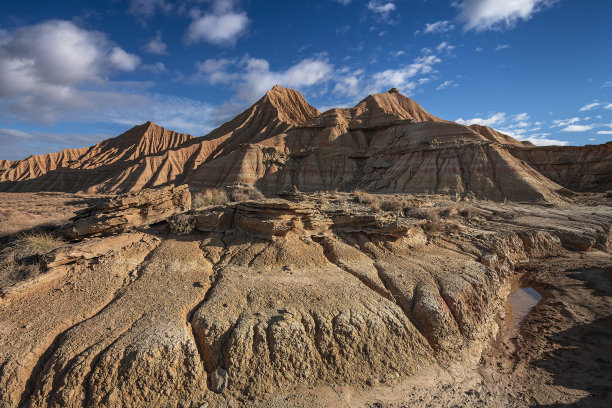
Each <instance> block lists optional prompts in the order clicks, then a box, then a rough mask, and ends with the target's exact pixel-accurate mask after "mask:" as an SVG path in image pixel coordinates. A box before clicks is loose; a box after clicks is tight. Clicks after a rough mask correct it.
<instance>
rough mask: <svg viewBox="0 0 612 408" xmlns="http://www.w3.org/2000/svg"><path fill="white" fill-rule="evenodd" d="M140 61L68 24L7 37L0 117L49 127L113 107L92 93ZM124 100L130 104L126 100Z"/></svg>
mask: <svg viewBox="0 0 612 408" xmlns="http://www.w3.org/2000/svg"><path fill="white" fill-rule="evenodd" d="M139 64H140V58H139V57H138V56H136V55H133V54H130V53H128V52H126V51H125V50H123V49H122V48H120V47H118V46H116V45H115V44H113V43H112V42H110V41H109V40H108V39H107V38H106V36H105V35H104V34H103V33H100V32H97V31H87V30H84V29H82V28H80V27H78V26H76V25H75V24H74V23H72V22H69V21H61V20H51V21H46V22H43V23H40V24H36V25H33V26H27V27H21V28H18V29H16V30H14V31H13V32H11V33H6V34H5V36H4V37H3V40H2V41H1V42H0V97H2V99H1V100H0V111H1V112H2V113H3V115H5V116H12V117H16V118H21V119H24V120H28V121H35V122H43V123H51V122H53V121H55V120H57V119H58V117H60V116H62V115H63V114H65V113H66V112H72V111H74V110H78V111H81V110H83V109H87V108H89V107H93V108H94V110H95V107H96V106H101V105H104V104H105V100H106V99H102V100H99V99H91V100H90V99H89V98H107V99H111V101H109V102H110V103H117V101H116V100H115V99H116V98H115V97H114V96H115V95H114V94H113V93H112V92H109V91H107V90H96V89H95V88H96V87H98V88H100V86H102V85H104V84H105V83H106V82H107V79H106V78H107V76H108V75H109V74H111V73H112V72H114V71H133V70H135V69H136V68H137V67H138V66H139ZM126 99H129V98H126Z"/></svg>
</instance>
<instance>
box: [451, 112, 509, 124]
mask: <svg viewBox="0 0 612 408" xmlns="http://www.w3.org/2000/svg"><path fill="white" fill-rule="evenodd" d="M505 121H506V113H505V112H498V113H493V114H491V115H490V116H489V117H487V118H480V117H475V118H472V119H462V118H459V119H457V120H455V122H457V123H460V124H462V125H466V126H468V125H473V124H476V125H482V126H495V125H499V124H502V123H504V122H505Z"/></svg>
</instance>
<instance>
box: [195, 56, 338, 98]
mask: <svg viewBox="0 0 612 408" xmlns="http://www.w3.org/2000/svg"><path fill="white" fill-rule="evenodd" d="M196 68H197V71H198V74H197V76H196V77H195V78H194V79H196V80H197V79H198V78H203V79H204V80H205V81H207V82H208V83H210V84H213V85H214V84H232V85H233V86H234V87H235V88H236V89H237V91H238V92H237V96H238V98H239V99H240V100H243V101H248V102H252V101H254V100H256V99H258V98H261V96H262V95H263V94H264V93H265V92H267V91H268V90H269V89H270V88H272V87H273V86H274V85H277V84H278V85H281V86H285V87H289V88H298V89H299V88H306V87H310V86H312V85H315V84H318V83H323V82H326V81H328V80H329V79H331V77H332V76H333V73H334V67H333V65H331V64H330V63H328V62H327V61H326V60H325V59H324V58H306V59H303V60H302V61H300V62H298V63H296V64H294V65H292V66H290V67H288V68H287V69H286V70H281V71H272V70H271V69H270V63H269V62H268V61H267V60H265V59H261V58H252V57H249V56H248V55H245V56H244V57H243V58H241V59H228V58H220V59H208V60H205V61H202V62H196Z"/></svg>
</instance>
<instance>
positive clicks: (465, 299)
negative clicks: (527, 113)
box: [0, 193, 612, 407]
mask: <svg viewBox="0 0 612 408" xmlns="http://www.w3.org/2000/svg"><path fill="white" fill-rule="evenodd" d="M347 196H348V195H346V194H343V193H337V194H332V195H330V197H328V198H327V200H326V201H325V202H322V201H321V200H320V196H318V195H308V194H303V195H301V199H300V200H299V201H287V200H281V199H270V200H260V201H257V202H243V203H230V204H226V205H221V206H216V207H207V208H204V209H201V210H197V211H190V212H187V213H184V214H182V215H181V216H182V217H187V218H188V219H189V220H192V221H193V222H192V223H191V224H190V225H193V226H194V229H193V231H190V232H189V231H187V232H186V233H185V234H184V235H174V234H171V233H170V232H169V231H170V230H171V228H169V225H167V224H169V223H172V218H169V219H167V224H164V222H161V223H160V222H158V223H157V224H154V225H150V223H149V222H148V221H147V220H143V221H139V222H135V223H134V224H133V225H131V228H132V230H131V231H130V230H129V229H128V227H125V228H126V229H122V230H121V232H120V233H118V234H115V235H112V236H108V237H97V238H90V237H87V235H89V234H87V233H86V234H84V236H82V237H78V236H75V237H74V239H76V240H78V243H77V244H72V247H70V248H72V249H71V250H68V249H67V248H58V249H57V250H55V251H54V252H53V253H51V254H49V255H48V256H46V257H43V261H42V262H45V263H46V267H47V270H46V272H45V273H43V274H42V275H40V277H37V278H35V280H32V281H29V282H22V283H20V284H19V286H16V287H14V288H12V289H11V288H9V289H10V290H8V291H7V292H6V294H5V295H4V296H3V297H2V298H0V387H1V389H2V392H1V393H0V407H17V406H26V407H76V406H78V407H83V406H85V407H119V406H150V407H158V406H181V407H197V406H201V405H202V404H205V403H209V404H211V405H210V406H217V405H218V404H220V403H221V402H222V401H225V400H228V399H234V400H246V399H252V400H255V401H264V400H265V399H266V398H269V397H271V396H273V395H275V394H276V393H278V392H286V391H287V390H291V389H293V388H295V387H298V386H319V385H322V384H342V385H350V386H356V387H366V386H370V385H372V384H379V383H381V382H387V383H389V382H393V381H396V380H399V379H402V378H409V377H410V376H412V375H419V373H423V372H425V371H424V370H427V369H428V367H432V366H433V365H440V366H447V365H450V364H452V363H455V362H457V361H478V360H479V359H480V353H481V351H482V349H483V347H485V345H486V344H487V343H488V341H489V340H490V339H491V336H492V335H493V333H495V332H496V331H497V330H498V323H497V321H496V319H495V317H496V315H497V314H498V313H499V312H500V310H503V307H504V301H505V298H506V296H507V294H508V291H509V286H510V285H509V278H510V276H511V275H512V274H513V273H514V269H515V266H516V265H518V264H521V263H525V262H530V261H533V260H536V259H545V258H547V257H555V256H558V255H559V254H561V253H567V252H569V251H575V250H588V249H598V250H603V251H605V250H607V249H608V248H609V245H610V244H609V242H610V241H609V239H610V225H611V222H612V209H611V208H610V207H609V206H599V207H592V206H591V207H588V206H579V205H574V206H566V207H562V206H559V207H555V208H547V207H541V206H533V205H518V204H513V205H510V204H496V203H491V202H479V201H474V202H471V203H469V202H466V203H463V204H461V206H463V210H462V213H465V214H467V215H452V216H451V215H449V216H447V218H442V219H440V220H438V221H436V222H439V223H440V225H439V226H438V227H439V228H438V229H437V230H436V229H434V228H432V222H433V221H432V219H433V218H431V219H420V218H414V217H411V216H410V215H409V214H410V212H406V211H399V212H392V211H380V212H376V213H373V212H372V211H371V210H370V208H369V207H367V206H364V205H361V204H358V203H356V202H353V201H352V199H351V198H350V197H347ZM436 200H437V201H436ZM417 202H418V201H417V200H414V201H412V202H411V203H413V204H410V205H412V206H415V205H416V203H417ZM449 205H451V206H455V207H456V206H457V205H458V204H457V203H453V202H451V201H449V200H448V199H446V198H439V199H431V203H430V207H428V208H429V211H432V212H437V213H438V212H439V213H440V214H442V213H445V214H450V213H452V211H450V212H449V210H448V208H449V207H448V206H449ZM466 209H469V210H470V211H469V213H468V212H466V211H467V210H466ZM122 211H123V209H121V210H118V211H117V213H116V214H117V217H122V216H123V215H122V214H123V212H122ZM174 212H176V211H171V212H170V213H172V214H173V213H174ZM105 217H106V219H108V220H111V221H112V218H113V212H112V211H108V212H107V213H106V215H105ZM157 221H163V219H157ZM75 222H78V220H75ZM111 224H112V222H111ZM42 277H45V278H44V279H42Z"/></svg>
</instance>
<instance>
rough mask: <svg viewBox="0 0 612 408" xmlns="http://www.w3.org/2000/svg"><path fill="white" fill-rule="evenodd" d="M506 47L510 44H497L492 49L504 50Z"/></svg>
mask: <svg viewBox="0 0 612 408" xmlns="http://www.w3.org/2000/svg"><path fill="white" fill-rule="evenodd" d="M506 48H510V45H509V44H499V45H497V47H495V48H494V49H493V51H501V50H505V49H506Z"/></svg>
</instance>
